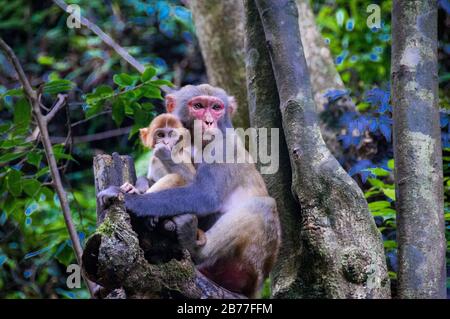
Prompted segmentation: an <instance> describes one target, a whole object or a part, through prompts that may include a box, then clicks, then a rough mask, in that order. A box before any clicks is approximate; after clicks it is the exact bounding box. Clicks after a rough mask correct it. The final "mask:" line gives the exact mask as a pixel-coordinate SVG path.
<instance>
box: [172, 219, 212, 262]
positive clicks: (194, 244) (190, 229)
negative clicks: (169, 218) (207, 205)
mask: <svg viewBox="0 0 450 319" xmlns="http://www.w3.org/2000/svg"><path fill="white" fill-rule="evenodd" d="M173 221H174V223H175V225H176V227H177V229H176V232H177V237H178V241H179V243H180V245H181V247H183V248H185V249H187V250H188V251H189V253H190V254H191V257H192V259H193V260H194V261H195V259H196V256H197V249H198V247H199V242H198V241H197V226H198V219H197V216H195V215H192V214H184V215H178V216H175V217H173ZM205 238H206V237H205ZM205 241H206V239H205Z"/></svg>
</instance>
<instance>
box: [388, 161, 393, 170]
mask: <svg viewBox="0 0 450 319" xmlns="http://www.w3.org/2000/svg"><path fill="white" fill-rule="evenodd" d="M387 165H388V168H389V169H392V170H393V169H394V160H393V159H390V160H389V161H388V163H387Z"/></svg>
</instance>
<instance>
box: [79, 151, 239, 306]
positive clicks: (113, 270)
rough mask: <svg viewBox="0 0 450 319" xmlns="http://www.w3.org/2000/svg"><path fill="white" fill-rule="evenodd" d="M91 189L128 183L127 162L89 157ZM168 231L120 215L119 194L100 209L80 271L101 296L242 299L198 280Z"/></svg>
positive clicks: (131, 177)
mask: <svg viewBox="0 0 450 319" xmlns="http://www.w3.org/2000/svg"><path fill="white" fill-rule="evenodd" d="M94 175H95V180H96V191H97V192H99V191H101V190H103V189H104V188H106V187H108V186H110V185H116V186H119V185H121V184H122V183H124V182H130V183H134V181H135V180H136V175H135V171H134V164H133V160H132V159H131V158H130V157H129V156H119V155H118V154H113V156H109V155H98V156H96V157H95V158H94ZM166 222H172V223H173V226H174V227H157V228H152V229H149V228H147V227H144V225H145V223H144V220H142V219H137V218H131V216H130V215H129V214H128V213H127V212H126V210H125V207H124V203H123V196H119V198H117V199H116V201H115V202H114V203H113V204H111V205H110V206H109V207H108V208H107V209H106V210H105V211H102V210H101V209H99V218H98V223H99V225H98V227H97V230H96V232H95V233H94V234H93V235H92V236H91V237H89V239H88V241H87V243H86V247H85V250H84V252H83V258H82V259H83V263H82V266H83V271H84V272H85V274H86V275H87V277H88V278H89V279H91V280H92V281H94V282H96V283H97V284H99V285H100V286H102V287H103V288H102V289H100V291H101V292H100V293H98V296H99V297H102V296H104V297H105V298H116V299H117V298H195V299H197V298H242V296H240V295H238V294H234V293H231V292H229V291H227V290H226V289H224V288H222V287H220V286H218V285H217V284H215V283H214V282H212V281H210V280H209V279H207V278H206V277H205V276H203V275H202V274H201V273H200V272H199V271H198V270H197V269H196V267H195V265H194V264H193V263H192V261H191V258H190V256H189V253H188V252H187V250H186V249H184V248H183V247H181V246H180V244H179V242H178V240H177V237H176V236H175V231H176V227H177V225H176V223H175V222H174V221H172V220H165V221H161V222H160V223H159V224H160V225H162V226H164V225H167V223H166Z"/></svg>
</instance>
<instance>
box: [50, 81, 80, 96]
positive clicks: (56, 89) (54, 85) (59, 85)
mask: <svg viewBox="0 0 450 319" xmlns="http://www.w3.org/2000/svg"><path fill="white" fill-rule="evenodd" d="M74 86H75V84H74V83H73V82H72V81H69V80H55V81H50V82H48V83H45V86H44V93H47V94H58V93H61V92H67V91H70V90H72V89H73V88H74Z"/></svg>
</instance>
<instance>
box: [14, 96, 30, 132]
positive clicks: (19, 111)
mask: <svg viewBox="0 0 450 319" xmlns="http://www.w3.org/2000/svg"><path fill="white" fill-rule="evenodd" d="M30 121H31V106H30V103H28V101H27V100H26V99H20V100H19V101H17V103H16V105H14V124H15V125H17V126H25V127H28V125H29V124H30Z"/></svg>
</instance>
